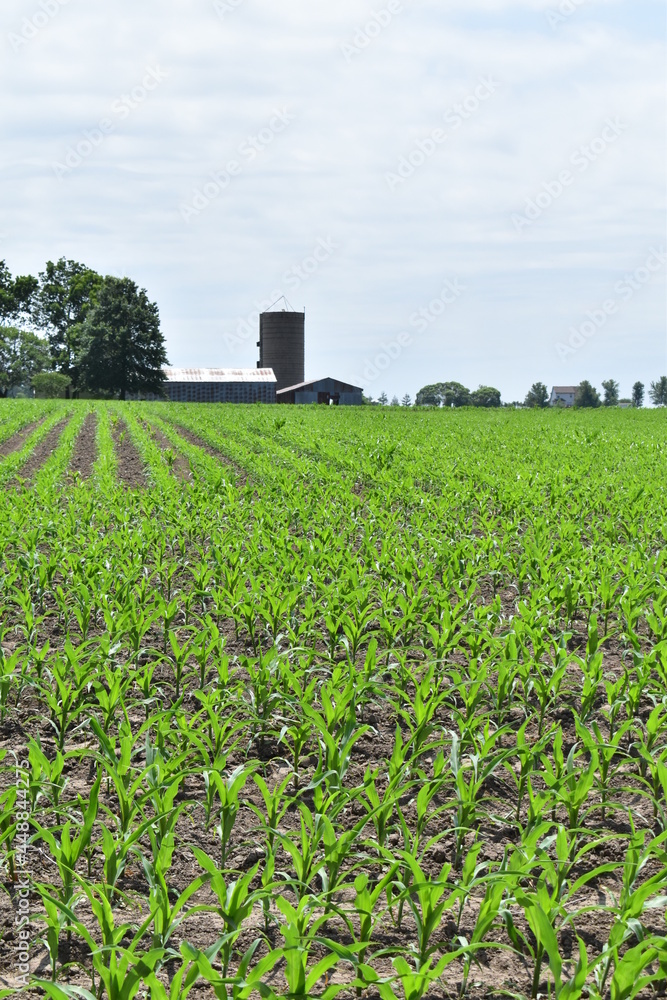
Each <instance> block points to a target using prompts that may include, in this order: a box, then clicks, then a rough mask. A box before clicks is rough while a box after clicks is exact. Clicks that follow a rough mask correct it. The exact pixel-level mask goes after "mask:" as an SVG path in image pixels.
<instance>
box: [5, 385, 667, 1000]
mask: <svg viewBox="0 0 667 1000" xmlns="http://www.w3.org/2000/svg"><path fill="white" fill-rule="evenodd" d="M0 483H1V486H2V492H3V516H2V519H1V520H0V546H1V549H0V551H1V553H2V555H1V563H0V885H1V886H2V889H3V891H2V893H0V997H5V996H6V997H19V996H21V997H25V998H29V1000H33V998H36V997H45V996H46V997H52V998H55V1000H64V998H86V1000H103V998H107V1000H132V998H135V997H137V998H144V997H146V998H148V997H150V998H151V1000H180V998H185V997H188V996H189V997H191V998H192V1000H196V998H200V1000H203V998H214V997H217V998H222V1000H246V998H250V997H252V998H253V1000H254V998H262V1000H283V998H285V1000H287V998H289V1000H306V998H321V1000H332V998H334V997H336V996H340V997H341V998H350V1000H353V998H354V1000H357V998H368V1000H376V998H379V1000H395V998H396V1000H422V998H427V997H428V998H450V997H461V998H463V997H470V998H481V997H488V996H492V995H493V996H505V997H516V998H519V997H526V998H537V997H553V998H554V1000H577V998H579V997H585V998H590V1000H607V998H610V1000H632V998H633V997H642V998H648V997H654V996H659V995H661V994H662V995H664V993H665V987H666V985H667V925H666V922H665V913H666V907H667V555H666V552H667V421H666V418H665V413H664V412H663V411H659V410H655V411H619V410H602V411H588V412H584V411H570V412H568V411H547V412H544V411H504V410H502V411H493V412H491V411H486V412H482V411H474V412H473V411H469V410H461V411H451V412H450V411H420V410H403V409H399V408H393V409H392V408H386V409H379V408H375V407H368V408H366V407H364V408H352V407H350V408H326V407H319V408H311V407H268V406H267V407H260V406H247V407H246V406H213V405H211V406H209V405H199V406H197V405H177V404H169V403H154V404H124V403H89V402H69V401H53V402H50V401H43V402H42V401H31V400H30V401H2V403H0Z"/></svg>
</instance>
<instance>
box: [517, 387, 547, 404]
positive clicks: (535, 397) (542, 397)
mask: <svg viewBox="0 0 667 1000" xmlns="http://www.w3.org/2000/svg"><path fill="white" fill-rule="evenodd" d="M548 403H549V390H548V389H547V387H546V385H545V384H544V382H533V384H532V385H531V387H530V390H529V391H528V392H527V393H526V399H525V401H524V404H523V405H524V406H539V407H540V408H541V409H543V408H544V407H545V406H547V404H548Z"/></svg>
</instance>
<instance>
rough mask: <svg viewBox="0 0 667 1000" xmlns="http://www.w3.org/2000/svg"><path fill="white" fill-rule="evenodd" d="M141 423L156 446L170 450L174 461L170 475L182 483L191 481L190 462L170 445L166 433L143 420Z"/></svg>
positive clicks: (163, 449)
mask: <svg viewBox="0 0 667 1000" xmlns="http://www.w3.org/2000/svg"><path fill="white" fill-rule="evenodd" d="M142 423H143V425H144V427H145V429H146V430H147V431H148V433H149V434H150V435H151V437H152V438H153V440H154V441H155V444H156V445H157V446H158V448H160V450H161V451H162V452H166V453H169V452H171V454H172V455H173V459H174V462H173V465H172V466H171V470H170V471H171V474H172V476H176V478H177V479H180V481H181V482H182V483H190V482H192V470H191V468H190V463H189V462H188V460H187V458H186V457H185V455H182V454H181V452H179V451H177V450H176V449H175V448H174V446H173V445H172V443H171V441H170V440H169V438H168V437H166V435H165V434H163V433H162V431H161V430H158V428H157V427H153V426H152V425H151V424H149V423H147V422H146V421H145V420H142Z"/></svg>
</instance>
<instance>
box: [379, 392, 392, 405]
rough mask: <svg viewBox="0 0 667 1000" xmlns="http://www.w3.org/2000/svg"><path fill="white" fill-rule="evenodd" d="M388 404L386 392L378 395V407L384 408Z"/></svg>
mask: <svg viewBox="0 0 667 1000" xmlns="http://www.w3.org/2000/svg"><path fill="white" fill-rule="evenodd" d="M388 402H389V398H388V396H387V393H386V392H382V393H380V395H379V396H378V403H379V404H380V406H386V405H387V403H388Z"/></svg>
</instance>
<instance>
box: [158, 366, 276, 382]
mask: <svg viewBox="0 0 667 1000" xmlns="http://www.w3.org/2000/svg"><path fill="white" fill-rule="evenodd" d="M164 374H165V378H166V380H167V382H275V381H277V380H276V376H275V375H274V374H273V368H165V369H164Z"/></svg>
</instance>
